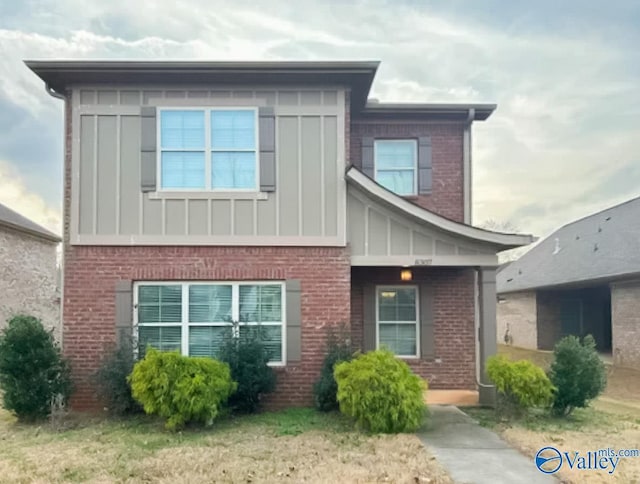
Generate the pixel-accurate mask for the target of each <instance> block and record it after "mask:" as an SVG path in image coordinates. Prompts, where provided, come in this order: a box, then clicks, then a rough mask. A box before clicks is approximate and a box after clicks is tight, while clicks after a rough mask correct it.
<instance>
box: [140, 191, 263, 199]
mask: <svg viewBox="0 0 640 484" xmlns="http://www.w3.org/2000/svg"><path fill="white" fill-rule="evenodd" d="M268 198H269V194H268V193H267V192H242V191H231V192H222V191H221V192H209V191H192V192H189V191H175V192H174V191H159V192H150V193H149V199H150V200H163V199H164V200H184V199H192V200H267V199H268Z"/></svg>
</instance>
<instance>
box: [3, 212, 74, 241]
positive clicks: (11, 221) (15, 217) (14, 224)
mask: <svg viewBox="0 0 640 484" xmlns="http://www.w3.org/2000/svg"><path fill="white" fill-rule="evenodd" d="M0 227H9V228H10V229H13V230H16V231H18V232H22V233H25V234H29V235H33V236H34V237H39V238H41V239H45V240H48V241H50V242H60V240H61V239H60V237H58V236H57V235H56V234H54V233H53V232H49V231H48V230H47V229H45V228H44V227H41V226H40V225H38V224H37V223H35V222H32V221H31V220H29V219H28V218H26V217H23V216H22V215H20V214H19V213H18V212H14V211H13V210H11V209H10V208H9V207H7V206H6V205H2V204H1V203H0Z"/></svg>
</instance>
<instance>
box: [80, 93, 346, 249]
mask: <svg viewBox="0 0 640 484" xmlns="http://www.w3.org/2000/svg"><path fill="white" fill-rule="evenodd" d="M145 106H155V107H198V106H201V107H215V106H223V107H232V106H238V107H248V106H252V107H256V108H265V107H272V108H273V114H274V115H275V145H276V149H275V168H276V169H275V179H274V180H272V181H274V182H275V187H273V188H271V189H272V190H273V191H267V190H270V189H268V188H267V189H265V190H264V191H256V192H162V191H144V189H143V187H142V186H141V183H142V181H143V180H141V142H142V139H141V137H142V135H141V120H142V112H143V111H144V107H145ZM72 110H73V116H72V123H73V127H72V132H73V144H72V192H71V193H72V219H71V220H72V223H71V243H72V244H77V245H307V246H310V245H315V246H344V245H345V244H346V227H345V225H346V220H345V219H346V184H345V180H344V167H345V164H346V163H345V139H344V136H345V125H344V123H345V93H344V90H342V89H339V88H323V89H305V88H291V87H287V88H282V89H279V88H269V89H264V88H255V89H250V88H244V87H243V89H241V90H240V89H235V90H234V89H231V88H230V89H224V88H220V87H216V89H206V88H202V87H194V88H189V89H187V88H184V87H180V88H169V87H167V88H166V89H158V88H157V87H154V88H150V89H144V88H140V87H138V86H136V87H127V86H122V87H113V88H109V89H107V88H104V87H90V86H86V87H76V88H74V89H73V91H72ZM269 111H270V110H269ZM262 186H263V187H264V186H265V185H264V184H262Z"/></svg>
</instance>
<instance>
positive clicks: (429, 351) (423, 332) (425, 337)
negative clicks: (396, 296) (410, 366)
mask: <svg viewBox="0 0 640 484" xmlns="http://www.w3.org/2000/svg"><path fill="white" fill-rule="evenodd" d="M419 290H420V357H421V358H433V357H435V340H434V334H433V300H434V287H433V286H432V285H431V284H420V288H419Z"/></svg>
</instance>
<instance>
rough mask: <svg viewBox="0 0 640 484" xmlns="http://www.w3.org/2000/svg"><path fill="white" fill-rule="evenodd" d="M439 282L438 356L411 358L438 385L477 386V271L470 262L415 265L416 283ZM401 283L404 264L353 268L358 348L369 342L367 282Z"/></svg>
mask: <svg viewBox="0 0 640 484" xmlns="http://www.w3.org/2000/svg"><path fill="white" fill-rule="evenodd" d="M423 281H431V282H433V284H434V286H435V297H434V305H435V308H434V334H435V358H431V359H419V360H416V359H406V360H405V361H406V362H407V363H408V364H409V366H410V367H411V368H412V369H413V371H415V372H416V373H417V374H418V375H420V376H422V377H423V378H426V379H427V380H428V381H429V388H433V389H475V388H476V382H475V372H476V353H475V342H476V339H475V325H474V323H475V321H474V312H475V308H474V304H473V298H474V288H473V286H474V277H473V270H472V269H468V268H462V269H459V268H414V269H413V280H412V282H411V283H413V284H415V283H420V282H423ZM372 282H373V283H375V284H401V281H400V269H399V268H365V267H356V268H353V269H352V272H351V335H352V341H353V343H354V344H355V346H356V347H357V348H362V342H363V299H362V294H363V286H364V284H365V283H372Z"/></svg>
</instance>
